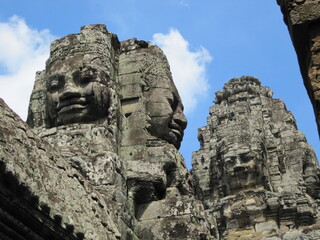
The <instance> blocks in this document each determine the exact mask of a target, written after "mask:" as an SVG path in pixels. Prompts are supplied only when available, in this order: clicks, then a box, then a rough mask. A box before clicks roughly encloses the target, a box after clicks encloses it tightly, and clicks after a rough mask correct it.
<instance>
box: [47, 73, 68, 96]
mask: <svg viewBox="0 0 320 240" xmlns="http://www.w3.org/2000/svg"><path fill="white" fill-rule="evenodd" d="M63 81H64V76H62V75H54V76H50V77H49V78H48V86H47V88H48V90H49V92H51V93H53V92H56V91H58V90H59V89H60V88H61V87H62V85H63Z"/></svg>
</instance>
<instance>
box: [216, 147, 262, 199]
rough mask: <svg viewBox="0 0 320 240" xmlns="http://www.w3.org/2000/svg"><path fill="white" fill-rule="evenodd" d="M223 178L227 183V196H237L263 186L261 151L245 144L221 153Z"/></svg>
mask: <svg viewBox="0 0 320 240" xmlns="http://www.w3.org/2000/svg"><path fill="white" fill-rule="evenodd" d="M221 158H222V164H223V166H222V178H223V179H224V182H225V183H226V191H227V194H235V193H237V192H239V191H242V190H246V189H249V188H257V187H259V186H262V184H261V175H262V170H261V167H260V165H261V162H262V158H263V154H262V151H261V149H258V148H257V147H254V146H248V145H247V146H245V145H244V144H243V145H242V146H241V144H239V145H237V144H235V145H233V146H231V147H230V148H224V149H223V150H222V151H221Z"/></svg>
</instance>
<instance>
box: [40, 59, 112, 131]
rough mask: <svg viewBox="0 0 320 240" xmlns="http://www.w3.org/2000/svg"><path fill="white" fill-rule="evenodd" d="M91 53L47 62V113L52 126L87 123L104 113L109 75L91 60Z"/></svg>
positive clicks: (102, 115) (107, 99) (96, 119)
mask: <svg viewBox="0 0 320 240" xmlns="http://www.w3.org/2000/svg"><path fill="white" fill-rule="evenodd" d="M95 57H96V56H95V55H92V56H90V55H86V56H84V55H82V56H74V57H70V58H68V59H66V60H57V61H54V62H53V63H51V64H50V65H49V66H47V69H46V74H47V84H46V87H47V104H48V115H49V118H50V119H52V125H53V126H57V125H64V124H70V123H90V122H95V121H99V120H101V119H103V118H105V117H106V116H107V115H108V105H109V93H108V88H107V81H108V79H109V77H108V75H107V74H106V73H105V71H103V70H101V68H100V69H99V68H98V67H97V66H96V64H92V61H91V60H92V59H94V58H95ZM88 59H89V61H88Z"/></svg>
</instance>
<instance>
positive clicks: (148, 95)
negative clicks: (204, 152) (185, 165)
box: [119, 39, 187, 149]
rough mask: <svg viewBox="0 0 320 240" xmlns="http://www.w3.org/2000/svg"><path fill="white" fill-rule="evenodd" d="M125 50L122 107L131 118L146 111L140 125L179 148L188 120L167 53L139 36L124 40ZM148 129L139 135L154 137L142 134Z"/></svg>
mask: <svg viewBox="0 0 320 240" xmlns="http://www.w3.org/2000/svg"><path fill="white" fill-rule="evenodd" d="M121 50H122V52H121V55H120V66H119V77H120V80H119V82H120V85H121V91H122V92H121V93H122V94H121V95H122V111H123V112H124V114H125V115H126V116H127V118H128V119H129V117H130V116H131V114H138V113H137V112H139V111H140V112H141V111H142V112H143V115H144V116H146V117H147V118H146V119H145V125H144V126H141V125H140V128H141V127H144V128H146V129H147V132H148V133H149V134H151V136H153V139H162V140H165V141H167V142H168V143H171V144H173V145H174V146H175V147H176V148H177V149H179V147H180V143H181V141H182V138H183V131H184V129H185V128H186V125H187V120H186V117H185V116H184V114H183V105H182V103H181V99H180V96H179V94H178V92H177V89H176V87H175V85H174V83H173V80H172V76H171V72H170V67H169V64H168V61H167V59H166V57H165V55H164V54H163V52H162V51H161V50H160V49H159V48H158V47H157V46H153V45H151V44H149V43H147V42H144V41H137V40H136V39H130V40H127V41H124V42H122V43H121ZM131 118H133V117H131ZM134 119H135V118H134ZM138 128H139V127H138V126H137V127H134V128H132V130H131V131H138V130H137V129H138ZM133 129H134V130H133ZM128 131H130V130H128ZM148 133H139V134H135V135H136V137H137V136H140V138H144V139H145V140H146V139H152V137H150V136H147V135H146V136H144V137H142V135H145V134H148ZM130 135H131V134H130ZM136 137H135V138H136ZM135 141H136V139H135ZM140 141H141V139H140Z"/></svg>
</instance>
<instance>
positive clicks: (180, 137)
mask: <svg viewBox="0 0 320 240" xmlns="http://www.w3.org/2000/svg"><path fill="white" fill-rule="evenodd" d="M171 131H172V132H173V134H174V135H176V137H177V139H178V140H181V139H182V132H181V131H180V130H179V129H176V128H172V129H171Z"/></svg>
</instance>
